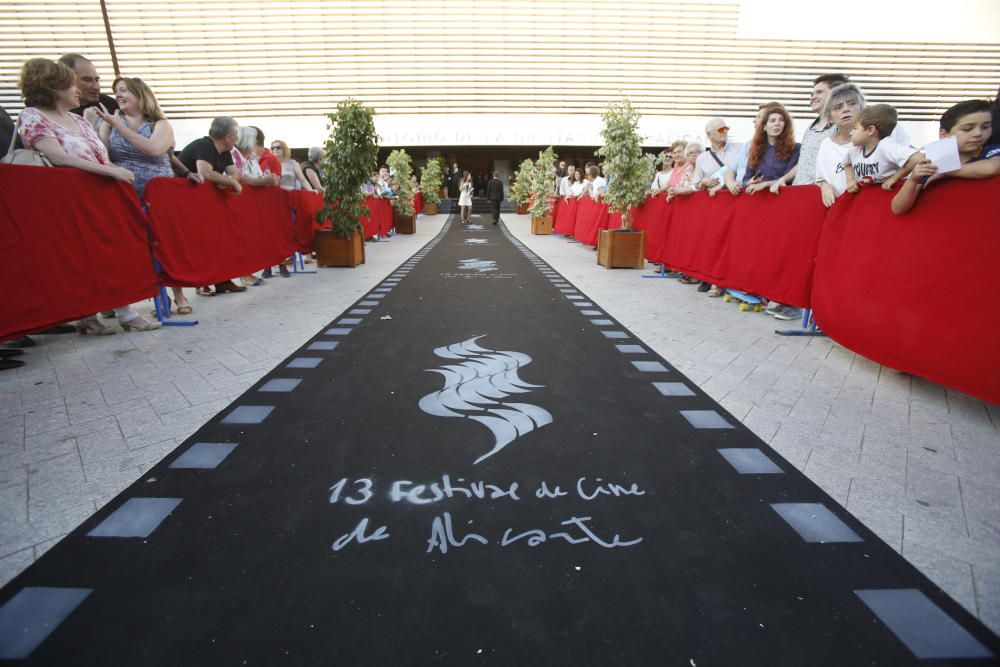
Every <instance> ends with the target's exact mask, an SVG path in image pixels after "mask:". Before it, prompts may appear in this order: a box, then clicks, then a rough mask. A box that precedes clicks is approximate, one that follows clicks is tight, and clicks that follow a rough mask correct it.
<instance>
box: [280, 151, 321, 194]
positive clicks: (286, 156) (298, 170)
mask: <svg viewBox="0 0 1000 667" xmlns="http://www.w3.org/2000/svg"><path fill="white" fill-rule="evenodd" d="M271 152H272V153H274V154H275V155H276V156H277V157H278V159H279V160H281V189H282V190H309V191H312V190H313V187H312V184H310V183H309V179H307V178H306V177H305V174H303V173H302V167H300V166H299V163H298V162H296V161H295V160H293V159H292V149H291V148H289V147H288V144H286V143H285V142H284V141H281V140H280V139H275V140H274V141H272V142H271Z"/></svg>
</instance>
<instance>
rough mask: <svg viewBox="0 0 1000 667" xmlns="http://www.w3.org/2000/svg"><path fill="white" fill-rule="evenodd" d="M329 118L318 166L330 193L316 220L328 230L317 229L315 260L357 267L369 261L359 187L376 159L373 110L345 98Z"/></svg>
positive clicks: (327, 193)
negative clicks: (321, 162) (323, 157)
mask: <svg viewBox="0 0 1000 667" xmlns="http://www.w3.org/2000/svg"><path fill="white" fill-rule="evenodd" d="M327 118H328V119H329V121H330V123H329V125H328V126H327V127H328V128H329V130H330V134H329V136H328V137H327V139H326V143H325V144H324V146H323V149H324V151H325V152H326V155H327V158H326V161H325V162H324V163H323V165H322V167H321V168H320V169H321V174H320V180H321V181H322V183H323V187H324V188H326V191H325V192H324V193H323V208H322V209H320V211H319V213H317V214H316V220H317V222H318V223H319V224H320V225H324V226H327V227H328V228H327V229H321V230H318V231H317V232H316V263H317V264H318V265H319V266H321V267H324V266H349V267H355V266H357V265H358V264H361V263H363V262H364V261H365V244H364V239H363V238H362V230H361V222H360V218H361V217H362V216H367V215H371V211H369V210H368V207H367V206H365V205H364V201H365V195H364V193H363V192H362V190H361V186H362V185H363V184H364V183H366V182H367V181H368V178H369V176H370V175H371V173H372V172H373V171H374V170H375V165H376V164H377V163H378V135H377V134H376V133H375V111H374V110H373V109H371V108H369V107H366V106H364V105H362V104H361V103H360V102H358V101H357V100H353V99H346V100H344V101H343V102H341V103H340V104H338V105H337V110H336V111H335V112H334V113H331V114H328V115H327Z"/></svg>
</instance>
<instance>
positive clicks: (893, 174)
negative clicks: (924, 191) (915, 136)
mask: <svg viewBox="0 0 1000 667" xmlns="http://www.w3.org/2000/svg"><path fill="white" fill-rule="evenodd" d="M896 123H897V115H896V110H895V109H893V108H892V107H891V106H889V105H888V104H873V105H871V106H868V107H865V108H864V109H862V110H861V112H860V113H859V114H858V115H857V116H856V117H855V119H854V127H853V128H852V129H851V144H853V146H852V147H851V148H850V149H848V151H847V155H846V156H845V157H844V175H845V176H846V177H847V192H851V193H854V192H857V191H858V190H859V189H860V186H862V185H878V184H881V185H882V189H883V190H892V187H893V186H894V185H895V184H896V182H897V181H899V179H901V178H903V177H904V176H906V175H907V174H909V173H910V171H911V170H912V169H913V167H914V166H915V165H916V164H917V162H918V161H919V160H920V153H919V152H918V151H917V149H915V148H912V147H910V146H907V145H904V144H901V143H898V142H897V141H896V140H894V139H892V137H891V136H890V135H891V134H892V131H893V130H894V129H896Z"/></svg>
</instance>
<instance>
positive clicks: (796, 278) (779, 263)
mask: <svg viewBox="0 0 1000 667" xmlns="http://www.w3.org/2000/svg"><path fill="white" fill-rule="evenodd" d="M825 211H826V209H825V208H823V203H822V201H821V199H820V196H819V191H818V190H817V188H816V186H813V185H803V186H796V187H789V188H783V189H782V191H781V194H780V195H778V196H775V195H772V194H771V193H769V192H760V193H758V194H755V195H752V196H751V195H746V194H743V195H739V196H738V197H733V196H732V195H730V194H729V193H728V192H720V193H719V194H718V195H716V196H715V197H709V196H708V193H706V192H697V193H695V194H692V195H689V196H686V197H676V198H675V199H674V200H673V201H671V202H669V203H668V202H667V201H666V198H665V197H651V198H650V199H648V200H647V201H646V203H645V204H643V205H642V206H641V207H639V208H637V209H635V224H634V226H635V228H636V229H643V230H645V231H646V236H647V239H646V257H647V259H649V260H650V261H654V262H662V263H664V264H666V265H667V266H668V267H670V268H672V269H677V270H678V271H683V272H684V273H686V274H688V275H690V276H693V277H695V278H698V279H700V280H707V281H709V282H711V283H715V284H717V285H722V286H723V287H729V288H732V289H738V290H743V291H746V292H751V293H753V294H759V295H761V296H766V297H767V298H769V299H773V300H775V301H779V302H781V303H786V304H789V305H793V306H799V307H807V306H809V293H810V289H811V286H812V273H813V265H814V260H815V257H816V247H817V244H818V242H819V235H820V233H821V231H822V228H823V217H824V215H825Z"/></svg>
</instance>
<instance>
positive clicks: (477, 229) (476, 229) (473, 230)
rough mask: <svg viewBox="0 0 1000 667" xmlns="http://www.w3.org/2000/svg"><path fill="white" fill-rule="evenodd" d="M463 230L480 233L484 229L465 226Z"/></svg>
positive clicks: (477, 226)
mask: <svg viewBox="0 0 1000 667" xmlns="http://www.w3.org/2000/svg"><path fill="white" fill-rule="evenodd" d="M465 228H466V229H467V230H469V231H470V232H481V231H483V229H485V227H483V226H482V225H466V226H465Z"/></svg>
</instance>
